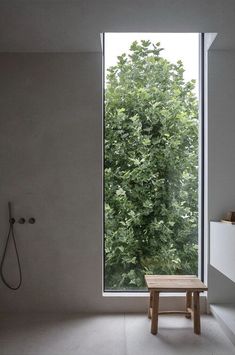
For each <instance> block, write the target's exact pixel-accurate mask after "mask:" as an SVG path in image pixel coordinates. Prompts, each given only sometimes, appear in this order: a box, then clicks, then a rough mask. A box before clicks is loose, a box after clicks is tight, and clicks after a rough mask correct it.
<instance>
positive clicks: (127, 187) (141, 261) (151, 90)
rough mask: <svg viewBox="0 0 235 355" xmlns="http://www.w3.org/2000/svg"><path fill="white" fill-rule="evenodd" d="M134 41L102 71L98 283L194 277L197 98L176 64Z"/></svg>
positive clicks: (128, 285)
mask: <svg viewBox="0 0 235 355" xmlns="http://www.w3.org/2000/svg"><path fill="white" fill-rule="evenodd" d="M161 51H162V48H160V43H157V44H155V45H154V44H151V43H150V41H141V42H140V43H138V42H133V44H132V45H131V53H130V54H129V55H126V54H123V55H121V56H119V57H118V63H117V65H116V66H114V67H111V68H110V69H109V70H108V75H107V80H108V82H107V89H106V94H105V97H106V102H105V147H104V149H105V171H104V174H105V285H106V289H139V288H144V287H145V284H144V278H143V276H144V274H146V273H147V274H151V273H158V274H174V273H177V274H184V273H187V274H196V273H197V224H198V212H197V210H198V207H197V204H198V196H197V190H198V187H197V185H198V102H197V100H196V98H195V95H194V93H193V88H194V85H195V82H194V81H191V82H185V81H184V78H183V72H184V68H183V63H182V62H181V61H179V62H177V63H176V64H172V63H170V62H168V61H167V60H166V59H164V58H162V57H161V56H160V53H161Z"/></svg>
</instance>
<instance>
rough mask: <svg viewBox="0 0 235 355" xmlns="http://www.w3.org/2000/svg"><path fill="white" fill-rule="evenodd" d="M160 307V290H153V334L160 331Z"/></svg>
mask: <svg viewBox="0 0 235 355" xmlns="http://www.w3.org/2000/svg"><path fill="white" fill-rule="evenodd" d="M158 309H159V292H157V291H153V300H152V322H151V333H152V334H157V331H158Z"/></svg>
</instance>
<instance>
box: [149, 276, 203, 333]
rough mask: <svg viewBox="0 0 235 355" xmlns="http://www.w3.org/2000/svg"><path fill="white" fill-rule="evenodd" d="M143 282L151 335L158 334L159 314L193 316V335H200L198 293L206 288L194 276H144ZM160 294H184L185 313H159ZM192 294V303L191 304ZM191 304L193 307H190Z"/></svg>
mask: <svg viewBox="0 0 235 355" xmlns="http://www.w3.org/2000/svg"><path fill="white" fill-rule="evenodd" d="M145 281H146V284H147V287H148V290H149V292H150V301H149V308H148V317H149V318H150V319H151V333H152V334H157V332H158V315H159V314H184V315H185V316H186V318H191V315H193V323H194V333H195V334H200V332H201V328H200V297H199V295H200V292H202V291H206V290H207V287H206V286H205V285H204V284H203V283H202V282H201V281H200V280H199V279H198V278H197V277H196V276H194V275H145ZM160 292H186V305H185V306H186V307H185V308H186V309H185V311H166V312H159V294H160ZM192 294H193V302H192ZM192 303H193V307H192Z"/></svg>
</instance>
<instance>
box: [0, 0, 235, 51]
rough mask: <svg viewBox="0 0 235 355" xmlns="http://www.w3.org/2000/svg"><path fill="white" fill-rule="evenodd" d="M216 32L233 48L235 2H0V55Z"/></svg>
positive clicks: (221, 43) (82, 48) (219, 39)
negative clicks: (109, 37) (125, 36)
mask: <svg viewBox="0 0 235 355" xmlns="http://www.w3.org/2000/svg"><path fill="white" fill-rule="evenodd" d="M142 31H143V32H217V33H218V37H217V39H216V41H217V48H221V49H230V48H235V40H234V38H235V36H234V35H235V0H194V1H192V0H116V1H114V0H75V1H70V0H67V1H59V0H58V1H56V0H50V1H48V0H47V1H44V0H39V1H38V0H31V1H29V0H28V1H23V0H22V1H21V0H18V1H11V0H7V1H0V51H1V52H12V51H13V52H15V51H20V52H21V51H30V52H31V51H32V52H37V51H39V52H44V51H45V52H50V51H53V52H74V51H100V49H101V48H100V33H101V32H142Z"/></svg>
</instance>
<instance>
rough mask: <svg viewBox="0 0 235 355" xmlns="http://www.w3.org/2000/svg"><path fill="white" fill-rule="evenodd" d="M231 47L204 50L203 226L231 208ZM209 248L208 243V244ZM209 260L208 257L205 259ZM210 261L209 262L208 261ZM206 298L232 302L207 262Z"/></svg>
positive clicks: (230, 290) (234, 196) (234, 95)
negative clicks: (204, 157)
mask: <svg viewBox="0 0 235 355" xmlns="http://www.w3.org/2000/svg"><path fill="white" fill-rule="evenodd" d="M234 88H235V51H232V50H231V51H222V50H209V52H208V88H207V90H208V112H207V114H208V117H207V119H208V123H207V127H206V128H207V132H206V133H207V139H208V141H207V142H208V150H207V154H206V165H208V166H207V169H206V170H207V181H206V187H207V204H206V207H207V212H206V214H207V219H206V222H207V226H206V227H207V228H208V233H206V238H208V239H209V221H211V220H215V221H216V220H220V219H221V218H222V217H223V216H224V215H225V213H226V212H227V211H230V210H231V211H235V189H234V183H235V164H234V152H235V106H234V102H235V89H234ZM208 250H209V245H208ZM209 261H210V259H209ZM209 264H210V262H209ZM208 286H209V292H208V296H209V301H210V302H212V303H216V302H221V303H223V302H230V303H231V302H234V299H235V284H234V283H233V282H232V281H231V280H229V279H228V278H227V277H225V276H224V275H223V274H221V273H220V272H219V271H218V270H216V269H214V268H213V267H212V266H210V265H209V267H208Z"/></svg>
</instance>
